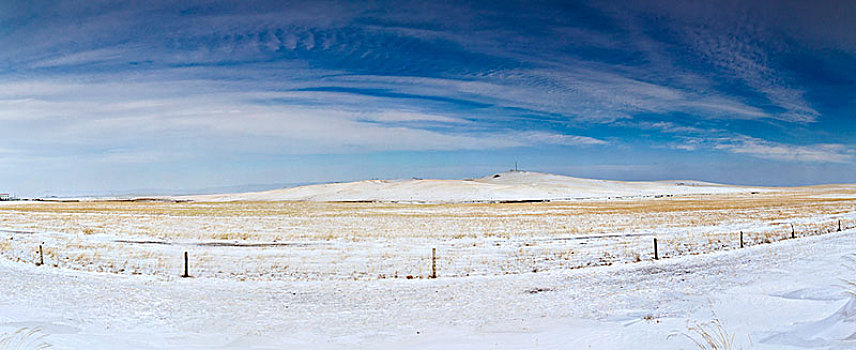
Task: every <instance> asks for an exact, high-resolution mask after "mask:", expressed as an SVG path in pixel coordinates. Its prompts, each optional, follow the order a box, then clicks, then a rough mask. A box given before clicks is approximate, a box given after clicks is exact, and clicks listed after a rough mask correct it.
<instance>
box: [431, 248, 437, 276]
mask: <svg viewBox="0 0 856 350" xmlns="http://www.w3.org/2000/svg"><path fill="white" fill-rule="evenodd" d="M429 278H437V248H431V276H429Z"/></svg>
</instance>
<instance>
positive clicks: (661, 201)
mask: <svg viewBox="0 0 856 350" xmlns="http://www.w3.org/2000/svg"><path fill="white" fill-rule="evenodd" d="M854 215H856V186H845V185H841V186H819V187H807V188H793V189H781V190H776V191H770V192H761V193H756V194H749V193H746V194H728V195H725V194H723V195H692V196H679V197H665V198H647V199H632V200H631V199H627V200H608V201H607V200H591V201H573V202H544V203H502V204H501V203H469V204H402V203H323V202H217V203H201V202H182V203H171V202H131V201H125V202H123V201H104V202H98V201H84V202H71V203H60V202H10V203H4V204H3V205H0V229H3V230H5V231H0V234H3V235H5V236H6V237H2V236H0V238H5V239H2V240H0V242H2V243H0V255H2V256H3V257H5V258H7V259H12V260H19V261H28V262H33V261H35V260H34V259H36V255H34V253H33V249H35V247H37V246H38V245H39V244H42V242H44V244H42V245H43V246H45V247H44V254H45V255H46V260H47V262H46V264H49V265H56V266H57V267H65V268H72V269H83V270H93V271H107V272H117V273H140V274H155V275H159V274H163V275H172V274H175V273H176V268H177V267H178V266H177V265H178V264H176V263H175V261H176V259H177V258H176V257H177V256H180V255H181V253H182V252H183V251H190V252H191V254H192V255H193V256H194V261H195V264H194V265H195V266H196V267H197V274H198V275H203V276H204V275H210V276H239V277H240V278H289V277H296V278H326V277H348V278H350V277H381V278H387V277H404V276H407V275H411V276H424V275H426V274H427V273H428V272H427V270H426V269H427V266H428V264H426V263H425V259H427V257H426V254H430V253H429V250H430V248H431V247H437V248H438V250H439V251H440V254H441V256H440V259H439V261H438V264H439V265H440V267H441V270H445V271H442V272H446V275H451V276H466V275H479V274H481V275H484V274H488V275H489V274H501V273H521V272H531V271H543V270H550V269H555V268H576V267H583V266H590V265H601V264H612V263H615V262H633V261H639V260H645V259H650V258H651V252H650V250H651V248H650V246H651V243H650V240H651V238H652V237H657V238H658V239H659V240H660V242H661V247H660V249H661V251H660V254H661V256H663V257H669V256H674V255H683V254H698V253H704V252H709V251H713V250H718V249H731V248H734V247H736V245H737V244H738V243H737V242H738V238H736V237H738V236H737V235H739V231H744V232H745V233H746V237H745V240H746V244H749V245H751V244H757V243H769V242H774V241H776V240H779V239H784V238H789V236H790V232H791V225H793V226H794V230H796V231H797V232H798V233H799V235H807V234H812V235H814V234H820V233H825V232H829V231H834V230H837V225H838V220H841V221H842V225H843V226H844V227H852V226H856V216H854ZM205 264H208V265H205Z"/></svg>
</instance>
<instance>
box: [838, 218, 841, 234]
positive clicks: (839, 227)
mask: <svg viewBox="0 0 856 350" xmlns="http://www.w3.org/2000/svg"><path fill="white" fill-rule="evenodd" d="M838 232H841V219H838Z"/></svg>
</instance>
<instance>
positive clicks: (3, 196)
mask: <svg viewBox="0 0 856 350" xmlns="http://www.w3.org/2000/svg"><path fill="white" fill-rule="evenodd" d="M11 200H12V195H11V194H8V193H0V201H11Z"/></svg>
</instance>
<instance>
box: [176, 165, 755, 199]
mask: <svg viewBox="0 0 856 350" xmlns="http://www.w3.org/2000/svg"><path fill="white" fill-rule="evenodd" d="M759 190H761V189H758V188H751V187H741V186H728V185H720V184H713V183H707V182H699V181H657V182H624V181H607V180H593V179H582V178H575V177H569V176H561V175H552V174H545V173H538V172H529V171H513V170H512V171H507V172H503V173H499V174H494V175H489V176H486V177H483V178H479V179H465V180H367V181H357V182H348V183H330V184H322V185H311V186H301V187H293V188H284V189H279V190H272V191H264V192H252V193H238V194H221V195H199V196H185V197H180V198H181V199H186V200H195V201H280V200H283V201H285V200H292V201H389V202H471V201H529V200H573V199H585V198H615V197H641V196H668V195H684V194H709V193H734V192H750V191H759Z"/></svg>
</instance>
